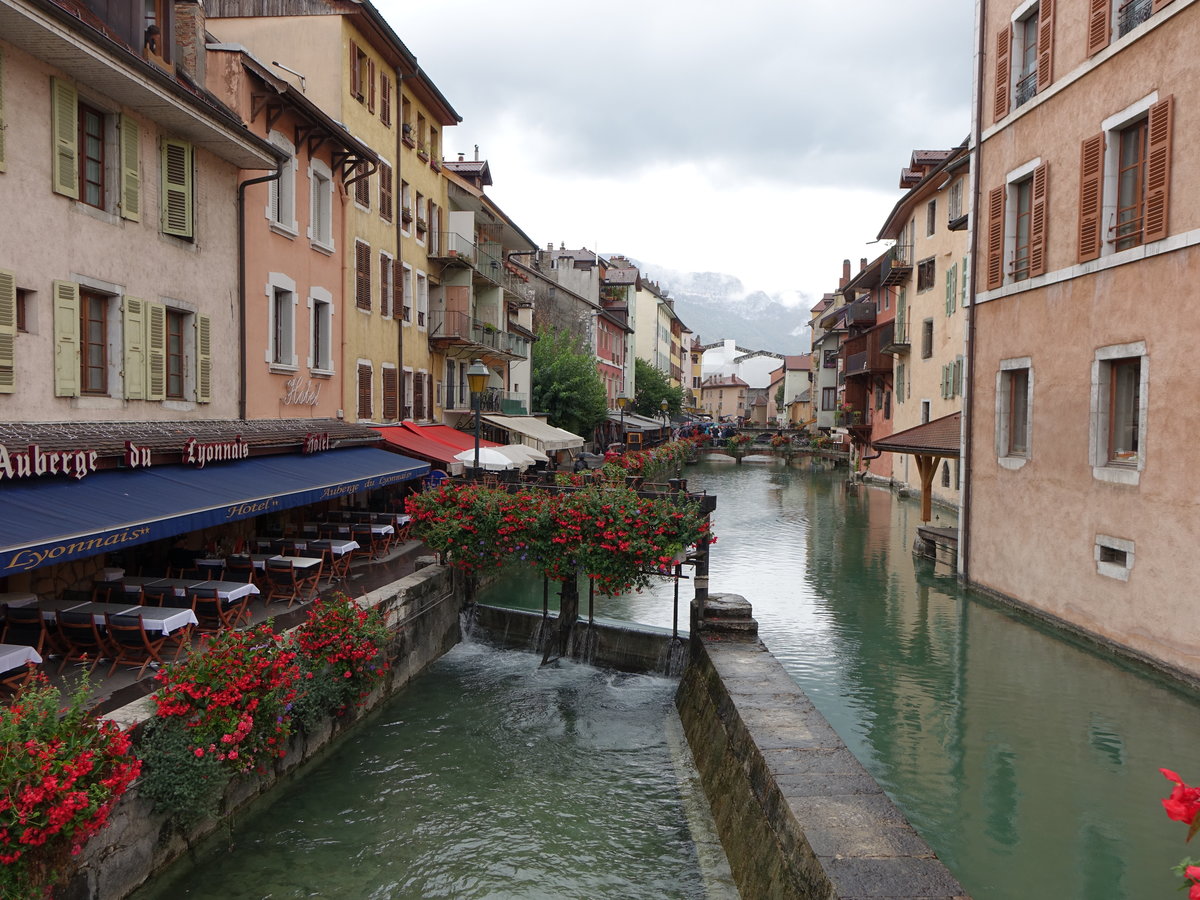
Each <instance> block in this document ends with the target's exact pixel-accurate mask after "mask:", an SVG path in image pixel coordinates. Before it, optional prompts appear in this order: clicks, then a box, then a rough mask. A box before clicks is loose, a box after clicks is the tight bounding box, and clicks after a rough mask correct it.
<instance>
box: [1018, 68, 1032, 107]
mask: <svg viewBox="0 0 1200 900" xmlns="http://www.w3.org/2000/svg"><path fill="white" fill-rule="evenodd" d="M1037 82H1038V78H1037V69H1036V68H1035V69H1034V70H1033V71H1032V72H1030V73H1029V74H1028V75H1025V76H1024V77H1023V78H1022V79H1021V80H1020V81H1018V82H1017V87H1016V91H1015V92H1014V93H1015V94H1016V96H1015V98H1014V101H1015V103H1014V105H1016V106H1020V105H1021V104H1022V103H1028V102H1029V101H1030V100H1032V99H1033V98H1034V97H1036V96H1037Z"/></svg>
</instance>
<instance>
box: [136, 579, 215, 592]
mask: <svg viewBox="0 0 1200 900" xmlns="http://www.w3.org/2000/svg"><path fill="white" fill-rule="evenodd" d="M205 583H206V582H205V581H204V580H203V579H199V578H156V579H155V580H154V581H148V582H146V584H145V585H143V586H144V587H172V588H174V589H175V596H176V597H186V596H187V593H188V591H190V590H191V589H192V588H194V587H199V586H200V585H202V584H205Z"/></svg>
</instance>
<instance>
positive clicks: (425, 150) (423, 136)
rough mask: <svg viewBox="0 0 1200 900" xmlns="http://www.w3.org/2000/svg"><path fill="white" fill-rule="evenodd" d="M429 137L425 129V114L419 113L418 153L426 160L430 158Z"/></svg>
mask: <svg viewBox="0 0 1200 900" xmlns="http://www.w3.org/2000/svg"><path fill="white" fill-rule="evenodd" d="M428 139H429V136H428V134H427V133H426V130H425V116H424V115H422V114H421V113H417V155H418V156H420V157H421V158H422V159H424V160H428V159H429V144H428V143H427V141H428Z"/></svg>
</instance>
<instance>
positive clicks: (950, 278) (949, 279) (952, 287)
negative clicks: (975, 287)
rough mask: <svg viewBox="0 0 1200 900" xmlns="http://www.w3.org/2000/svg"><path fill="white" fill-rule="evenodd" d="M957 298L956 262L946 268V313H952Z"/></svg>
mask: <svg viewBox="0 0 1200 900" xmlns="http://www.w3.org/2000/svg"><path fill="white" fill-rule="evenodd" d="M957 299H958V263H955V264H954V265H952V266H951V267H950V268H948V269H947V270H946V315H947V316H952V315H954V306H955V301H956V300H957Z"/></svg>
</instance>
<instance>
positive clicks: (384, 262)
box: [379, 251, 392, 319]
mask: <svg viewBox="0 0 1200 900" xmlns="http://www.w3.org/2000/svg"><path fill="white" fill-rule="evenodd" d="M391 274H392V261H391V260H390V259H389V258H388V255H387V254H386V253H383V252H382V251H381V252H380V254H379V314H380V315H381V316H383V317H384V318H385V319H386V318H387V317H388V316H390V315H391V314H392V303H391V300H392V298H391V296H390V292H389V291H388V283H389V282H390V281H391V278H390V277H389V276H390V275H391Z"/></svg>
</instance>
